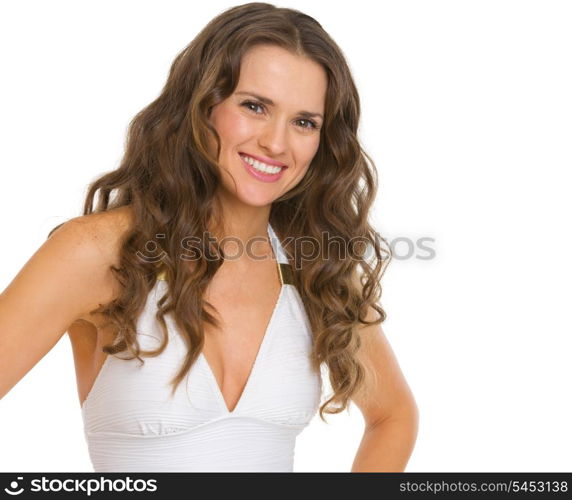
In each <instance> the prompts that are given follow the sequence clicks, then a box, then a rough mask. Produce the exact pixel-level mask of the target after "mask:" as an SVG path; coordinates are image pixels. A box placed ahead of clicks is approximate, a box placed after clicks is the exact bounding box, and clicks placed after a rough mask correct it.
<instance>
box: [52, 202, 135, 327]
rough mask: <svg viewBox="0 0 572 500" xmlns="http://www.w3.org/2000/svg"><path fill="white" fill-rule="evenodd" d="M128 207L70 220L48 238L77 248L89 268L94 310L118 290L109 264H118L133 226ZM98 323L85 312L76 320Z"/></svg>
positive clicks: (94, 317) (112, 296)
mask: <svg viewBox="0 0 572 500" xmlns="http://www.w3.org/2000/svg"><path fill="white" fill-rule="evenodd" d="M132 220H133V215H132V210H131V207H120V208H116V209H113V210H109V211H107V212H101V213H95V214H90V215H84V216H79V217H75V218H73V219H70V220H69V221H67V222H66V223H64V224H63V225H62V226H61V227H59V228H58V229H56V231H54V232H53V233H52V234H51V235H50V239H52V238H54V239H55V240H57V241H56V243H58V244H61V245H63V246H67V247H68V248H69V247H70V246H72V247H74V248H77V253H78V255H81V259H82V261H83V262H85V265H86V266H87V267H89V269H90V270H91V274H90V281H89V282H88V283H87V286H88V287H91V288H92V289H93V290H94V301H93V304H92V306H93V309H95V308H96V307H98V305H99V304H104V303H107V302H109V301H111V300H113V299H114V298H115V297H116V296H117V294H118V292H119V290H120V289H119V283H117V280H116V278H115V276H114V275H113V273H112V272H111V269H110V268H111V266H115V267H117V266H118V265H119V256H120V250H121V246H122V244H123V240H124V237H125V236H126V234H127V233H128V232H129V230H130V228H131V227H132ZM82 321H83V322H86V321H87V322H89V323H92V324H94V325H96V326H97V325H98V324H99V321H100V319H99V318H98V317H97V316H94V315H92V314H91V311H85V312H84V313H83V314H81V315H80V316H78V318H77V319H76V321H74V323H76V322H82Z"/></svg>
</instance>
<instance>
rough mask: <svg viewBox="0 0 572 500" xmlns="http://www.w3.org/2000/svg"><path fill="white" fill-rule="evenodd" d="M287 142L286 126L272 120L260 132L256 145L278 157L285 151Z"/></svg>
mask: <svg viewBox="0 0 572 500" xmlns="http://www.w3.org/2000/svg"><path fill="white" fill-rule="evenodd" d="M287 140H288V138H287V135H286V124H284V123H281V122H280V121H279V120H272V121H270V122H268V123H267V124H265V126H264V128H263V129H262V130H261V132H260V135H259V137H258V144H259V145H260V147H262V148H264V149H266V150H267V151H268V152H269V153H271V154H272V155H279V154H281V153H283V152H284V151H286V146H287Z"/></svg>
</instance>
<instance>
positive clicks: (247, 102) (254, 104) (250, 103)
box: [242, 101, 262, 113]
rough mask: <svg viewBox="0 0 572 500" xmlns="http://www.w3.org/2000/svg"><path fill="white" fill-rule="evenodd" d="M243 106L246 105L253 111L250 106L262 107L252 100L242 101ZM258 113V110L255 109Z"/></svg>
mask: <svg viewBox="0 0 572 500" xmlns="http://www.w3.org/2000/svg"><path fill="white" fill-rule="evenodd" d="M242 105H243V106H245V107H246V108H247V109H250V110H251V111H254V110H253V109H252V108H249V106H254V107H255V108H262V106H261V105H260V104H258V103H256V102H251V101H246V102H243V103H242ZM254 112H255V113H256V111H254Z"/></svg>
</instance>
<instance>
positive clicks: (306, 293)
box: [50, 3, 391, 421]
mask: <svg viewBox="0 0 572 500" xmlns="http://www.w3.org/2000/svg"><path fill="white" fill-rule="evenodd" d="M256 44H272V45H275V46H278V47H281V48H284V49H286V50H288V51H290V52H291V53H293V54H296V55H299V56H303V57H307V58H310V59H312V60H313V61H315V62H317V63H319V64H321V65H322V67H323V68H324V70H325V71H326V74H327V77H328V88H327V95H326V102H325V116H324V123H323V126H322V130H321V132H320V134H321V135H320V144H319V147H318V150H317V152H316V155H315V157H314V158H313V160H312V163H311V165H310V167H309V169H308V171H307V173H306V175H305V177H304V178H303V179H302V180H301V181H300V183H299V184H298V185H297V186H295V187H294V188H293V189H292V190H290V191H288V192H287V193H285V194H284V195H283V196H281V197H280V198H279V199H277V200H275V201H274V202H273V204H272V207H271V211H270V223H271V225H272V227H273V229H274V230H275V231H276V233H277V235H278V237H279V238H280V240H281V241H285V243H284V249H285V251H286V253H287V254H288V257H289V259H290V261H291V265H292V267H293V269H295V272H294V279H295V284H296V287H297V289H298V291H299V293H300V296H301V298H302V301H303V303H304V305H305V308H306V312H307V314H308V319H309V321H310V325H311V327H312V335H313V347H312V353H311V361H312V367H313V369H314V370H316V371H317V370H320V367H321V365H322V363H324V364H325V365H326V366H327V367H328V369H329V380H330V383H331V386H332V389H333V391H334V392H333V394H332V395H331V397H330V398H329V399H327V401H325V402H324V404H323V405H322V406H321V407H320V411H319V414H320V418H321V419H322V420H323V421H325V419H324V416H323V413H331V414H333V413H340V412H342V411H343V410H345V409H346V407H347V406H348V400H349V399H350V397H351V396H352V395H354V394H355V393H356V391H358V389H360V388H361V387H362V386H363V382H364V379H365V371H364V370H365V369H364V366H362V364H360V362H359V361H358V359H357V357H356V352H357V350H358V348H359V346H360V338H359V336H358V335H357V332H356V328H357V327H359V326H360V324H362V325H363V324H379V323H381V322H383V321H384V320H385V318H386V313H385V311H384V310H383V308H382V307H381V306H380V305H379V304H378V301H379V299H380V296H381V284H380V278H381V276H382V274H383V270H384V268H385V266H384V262H385V260H386V258H385V257H386V256H387V257H388V258H387V262H389V259H391V249H390V247H388V248H387V250H383V249H382V246H381V242H382V241H383V242H385V240H384V239H383V238H381V237H380V236H379V234H378V233H376V232H375V231H374V230H373V228H372V226H371V225H370V223H369V220H368V217H369V213H370V208H371V206H372V204H373V202H374V199H375V194H376V191H377V177H376V170H375V166H374V163H373V161H372V160H371V159H370V158H369V156H367V155H366V153H365V152H364V151H363V150H362V148H361V146H360V144H359V141H358V138H357V128H358V122H359V118H360V101H359V96H358V92H357V90H356V86H355V84H354V81H353V79H352V76H351V74H350V70H349V68H348V65H347V63H346V61H345V59H344V56H343V54H342V52H341V50H340V49H339V47H338V46H337V45H336V43H335V42H334V41H333V40H332V39H331V38H330V36H329V35H328V34H327V33H326V31H325V30H324V29H323V28H322V26H321V25H320V24H319V23H318V22H317V21H316V20H315V19H313V18H312V17H310V16H308V15H306V14H303V13H302V12H299V11H297V10H293V9H288V8H277V7H275V6H274V5H271V4H268V3H248V4H244V5H240V6H237V7H233V8H230V9H228V10H226V11H224V12H223V13H222V14H220V15H218V16H217V17H215V18H214V19H213V20H212V21H210V22H209V23H208V24H207V26H206V27H205V28H204V29H203V30H202V31H201V32H200V33H199V34H198V35H197V36H196V38H195V39H194V40H193V41H192V42H191V43H190V44H189V45H188V46H187V47H185V48H184V49H183V50H182V51H181V52H180V53H179V54H178V55H177V56H176V58H175V60H174V61H173V63H172V65H171V68H170V72H169V76H168V79H167V82H166V83H165V86H164V88H163V90H162V92H161V94H160V95H159V97H157V99H155V100H154V101H153V102H152V103H151V104H149V105H148V106H147V107H145V108H144V109H143V110H141V111H140V112H139V113H138V114H137V115H136V116H135V117H134V118H133V119H132V121H131V122H130V125H129V128H128V132H127V140H126V146H125V154H124V156H123V158H122V160H121V163H120V166H119V167H118V168H117V169H116V170H113V171H111V172H108V173H106V174H105V175H103V176H101V177H100V178H99V179H97V180H95V181H94V182H93V183H91V184H90V186H89V189H88V193H87V195H86V200H85V204H84V209H83V212H84V213H83V214H84V215H89V214H92V213H99V212H105V211H108V210H111V209H114V208H118V207H122V206H126V205H130V206H131V207H132V213H133V224H132V227H130V228H129V233H128V234H127V235H126V236H125V239H124V240H123V243H122V247H121V252H120V266H119V267H115V266H111V270H112V272H113V273H114V275H115V277H116V278H117V280H118V281H119V283H120V284H121V285H122V286H121V292H120V294H119V295H118V297H117V298H116V299H114V300H112V301H111V302H109V303H108V304H103V305H101V306H100V307H99V308H97V309H95V310H94V311H92V313H101V314H102V315H103V316H105V317H106V318H108V319H109V321H108V323H107V324H112V325H114V326H115V327H117V328H116V331H117V334H116V338H115V340H114V342H113V343H112V344H111V345H106V346H104V347H103V351H104V352H106V353H107V354H110V355H113V354H116V353H119V352H123V351H129V353H130V354H131V355H132V357H131V358H127V359H133V358H135V357H136V358H137V359H139V360H140V361H142V362H143V360H142V359H141V357H140V355H144V356H157V355H159V354H161V353H162V352H163V350H164V349H165V347H166V346H167V342H168V333H167V326H166V323H165V320H164V315H165V314H168V313H171V314H173V315H174V318H175V321H176V324H177V326H178V328H179V329H180V331H181V333H182V334H183V337H184V338H185V340H186V341H188V352H187V355H186V358H185V360H184V363H183V365H182V366H181V368H180V370H179V372H178V373H177V375H176V376H175V377H174V379H173V380H172V381H171V384H172V388H173V391H175V389H176V388H177V386H178V384H179V383H180V382H181V381H182V380H183V379H184V377H185V376H186V374H187V373H188V371H189V370H190V368H191V366H192V365H193V363H194V362H195V360H196V359H197V357H198V356H199V354H200V352H201V350H202V348H203V342H204V330H203V322H205V321H206V322H208V323H209V324H211V325H214V326H216V327H218V326H219V323H218V321H217V319H216V318H215V316H213V315H211V314H210V313H209V312H208V311H207V308H206V307H205V306H208V307H212V306H211V305H210V304H209V303H208V302H206V301H205V300H204V298H203V294H204V292H205V290H206V288H207V286H208V284H209V282H210V281H211V280H212V278H213V276H214V274H215V273H216V271H217V269H218V268H219V267H220V266H221V265H222V263H223V260H224V252H223V251H222V248H221V247H219V245H217V244H216V243H215V244H214V252H215V255H216V256H220V258H215V259H211V258H209V259H207V258H205V255H207V254H208V255H209V256H210V255H212V252H213V248H212V247H211V246H210V245H212V243H209V244H208V245H207V242H206V241H204V239H202V238H201V235H204V234H206V233H207V232H208V229H209V228H208V224H209V221H211V220H212V217H213V213H214V211H213V205H214V204H215V203H216V199H215V191H216V188H217V186H218V185H219V182H220V174H219V166H218V164H217V160H216V159H215V158H213V157H212V156H211V155H210V154H209V148H208V144H209V143H208V140H209V134H212V135H211V136H210V137H214V138H216V143H217V158H218V155H219V153H220V138H219V136H218V134H217V133H216V131H215V129H214V128H213V127H212V126H211V124H210V123H209V116H210V111H211V109H212V107H213V106H215V105H217V104H218V103H220V102H221V101H222V100H224V99H226V98H227V97H228V96H230V95H231V94H232V92H233V91H234V89H235V88H236V85H237V83H238V78H239V72H240V63H241V58H242V56H243V55H244V54H245V52H246V51H247V50H248V49H250V48H251V47H253V46H254V45H256ZM98 191H99V200H98V202H97V206H96V207H95V209H94V207H93V205H94V201H95V195H96V193H97V192H98ZM214 208H216V207H214ZM60 225H61V224H60ZM58 227H59V226H58ZM55 229H56V228H54V229H53V230H52V232H53V231H54V230H55ZM50 234H51V233H50ZM158 234H161V235H164V237H163V238H161V239H157V237H156V236H157V235H158ZM324 234H327V235H328V238H332V239H335V240H336V241H338V242H342V243H343V244H342V245H341V250H340V246H336V247H335V248H338V251H337V252H336V251H334V252H331V248H332V247H331V245H325V244H319V245H318V246H317V251H318V254H315V255H313V258H312V259H305V258H302V253H301V252H300V251H299V247H300V246H301V245H303V242H304V241H308V240H309V239H310V240H313V241H317V242H323V240H322V239H321V237H323V235H324ZM190 236H193V237H195V240H194V241H198V243H197V245H196V250H197V253H196V254H195V257H196V258H194V259H193V260H192V264H191V265H185V266H182V265H177V262H178V261H179V257H178V255H179V251H180V242H181V241H183V240H184V239H185V238H188V237H190ZM150 240H152V241H154V242H155V243H156V245H157V246H158V248H159V249H160V251H159V253H160V254H161V255H162V257H161V259H160V264H161V266H162V267H161V269H162V272H164V273H165V275H166V276H167V277H168V279H167V281H168V293H167V294H166V295H165V296H164V297H162V298H161V299H160V300H159V301H158V303H157V305H158V311H157V316H156V318H157V320H158V321H159V324H160V325H161V328H162V330H163V333H164V337H163V341H162V344H161V345H160V346H159V348H158V349H157V350H155V351H143V350H141V349H140V347H139V344H138V341H137V337H136V321H137V317H138V316H139V315H140V313H141V312H142V310H143V307H144V305H145V301H146V298H147V295H148V293H149V292H150V291H151V289H152V288H153V286H154V285H155V283H156V279H157V262H155V261H153V260H152V259H142V258H140V255H141V250H142V249H143V248H144V247H145V245H146V244H147V243H148V242H149V241H150ZM286 241H287V242H286ZM356 241H359V242H361V243H362V244H363V245H364V248H365V249H366V251H362V252H356V251H354V247H353V244H354V243H355V242H356ZM315 248H316V247H315ZM326 248H327V249H328V255H327V258H325V253H324V252H325V250H326ZM367 250H369V252H370V253H372V254H373V255H370V256H369V258H367V255H366V254H367ZM347 251H349V252H351V256H352V257H351V258H347V255H346V254H345V252H347ZM359 267H361V269H362V271H361V272H359ZM370 309H373V310H375V311H377V313H378V315H379V317H378V318H377V319H376V320H375V321H373V320H372V322H366V313H368V311H369V310H370ZM336 403H337V406H336V405H335V404H336Z"/></svg>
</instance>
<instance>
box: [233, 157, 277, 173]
mask: <svg viewBox="0 0 572 500" xmlns="http://www.w3.org/2000/svg"><path fill="white" fill-rule="evenodd" d="M240 156H241V158H242V159H243V160H244V161H245V162H246V163H248V164H249V165H250V166H251V167H253V168H255V169H256V170H258V171H259V172H263V173H265V174H277V173H278V172H280V171H281V170H282V169H284V168H285V167H286V165H283V164H277V165H275V164H274V163H277V162H272V163H270V162H263V161H260V160H258V159H257V158H254V157H252V156H248V155H245V154H244V153H240Z"/></svg>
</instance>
